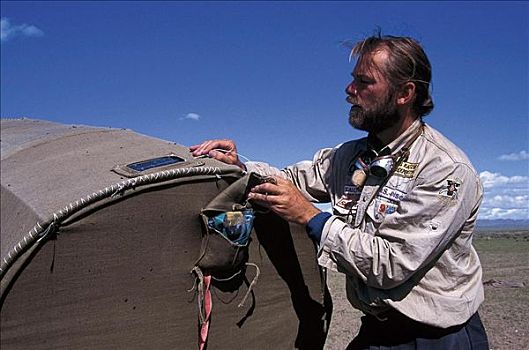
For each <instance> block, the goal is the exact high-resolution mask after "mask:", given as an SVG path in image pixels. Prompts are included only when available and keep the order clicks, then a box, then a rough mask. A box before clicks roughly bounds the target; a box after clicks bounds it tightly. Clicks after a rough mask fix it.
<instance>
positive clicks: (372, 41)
mask: <svg viewBox="0 0 529 350" xmlns="http://www.w3.org/2000/svg"><path fill="white" fill-rule="evenodd" d="M379 50H384V51H386V52H387V53H388V57H389V58H388V62H387V64H386V65H385V67H380V69H381V70H382V72H383V73H384V74H385V75H386V78H387V79H388V81H389V83H390V85H391V86H392V88H393V89H396V88H398V87H399V86H400V85H402V84H405V83H407V82H413V83H414V84H415V93H416V96H415V101H414V104H413V110H414V111H415V113H417V115H418V116H419V117H422V116H425V115H427V114H428V113H430V112H431V111H432V109H433V106H434V105H433V100H432V97H431V95H430V82H431V79H432V67H431V65H430V61H429V60H428V57H427V56H426V53H425V52H424V50H423V49H422V47H421V45H420V44H419V43H418V42H417V41H416V40H414V39H412V38H409V37H398V36H391V35H382V34H381V33H380V32H378V33H377V34H376V35H374V36H371V37H368V38H366V39H364V40H361V41H359V42H357V43H356V44H355V45H354V46H353V48H352V50H351V55H352V56H357V57H361V56H363V55H365V54H367V55H369V54H372V53H374V52H376V51H379Z"/></svg>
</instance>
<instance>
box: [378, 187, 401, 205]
mask: <svg viewBox="0 0 529 350" xmlns="http://www.w3.org/2000/svg"><path fill="white" fill-rule="evenodd" d="M405 195H406V192H403V191H400V190H397V189H395V188H391V187H388V186H384V187H382V189H381V190H380V191H379V192H378V196H377V197H378V198H385V199H387V200H390V201H392V202H394V203H398V202H400V201H401V200H402V198H404V196H405Z"/></svg>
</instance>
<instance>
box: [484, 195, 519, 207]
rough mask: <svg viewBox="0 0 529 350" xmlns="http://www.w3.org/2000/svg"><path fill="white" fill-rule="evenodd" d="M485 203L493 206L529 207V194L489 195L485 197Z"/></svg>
mask: <svg viewBox="0 0 529 350" xmlns="http://www.w3.org/2000/svg"><path fill="white" fill-rule="evenodd" d="M483 205H487V206H492V207H504V208H505V207H508V208H521V209H524V208H529V195H522V196H506V195H500V194H497V195H492V194H491V195H489V196H485V198H483Z"/></svg>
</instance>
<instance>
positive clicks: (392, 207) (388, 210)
mask: <svg viewBox="0 0 529 350" xmlns="http://www.w3.org/2000/svg"><path fill="white" fill-rule="evenodd" d="M397 208H398V205H396V204H393V203H389V202H384V201H380V202H378V203H377V208H376V210H377V212H378V213H380V214H382V215H386V214H388V215H389V214H393V213H394V212H396V211H397Z"/></svg>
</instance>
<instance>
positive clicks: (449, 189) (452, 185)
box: [439, 179, 462, 199]
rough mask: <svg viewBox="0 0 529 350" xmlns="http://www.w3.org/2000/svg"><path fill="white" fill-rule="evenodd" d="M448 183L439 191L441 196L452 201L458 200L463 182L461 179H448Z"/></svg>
mask: <svg viewBox="0 0 529 350" xmlns="http://www.w3.org/2000/svg"><path fill="white" fill-rule="evenodd" d="M446 182H447V183H446V185H445V186H444V187H443V188H442V189H441V190H440V191H439V194H440V195H441V196H444V197H448V198H450V199H457V195H458V192H457V191H458V189H459V187H460V186H461V184H462V181H461V180H459V179H447V180H446Z"/></svg>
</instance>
